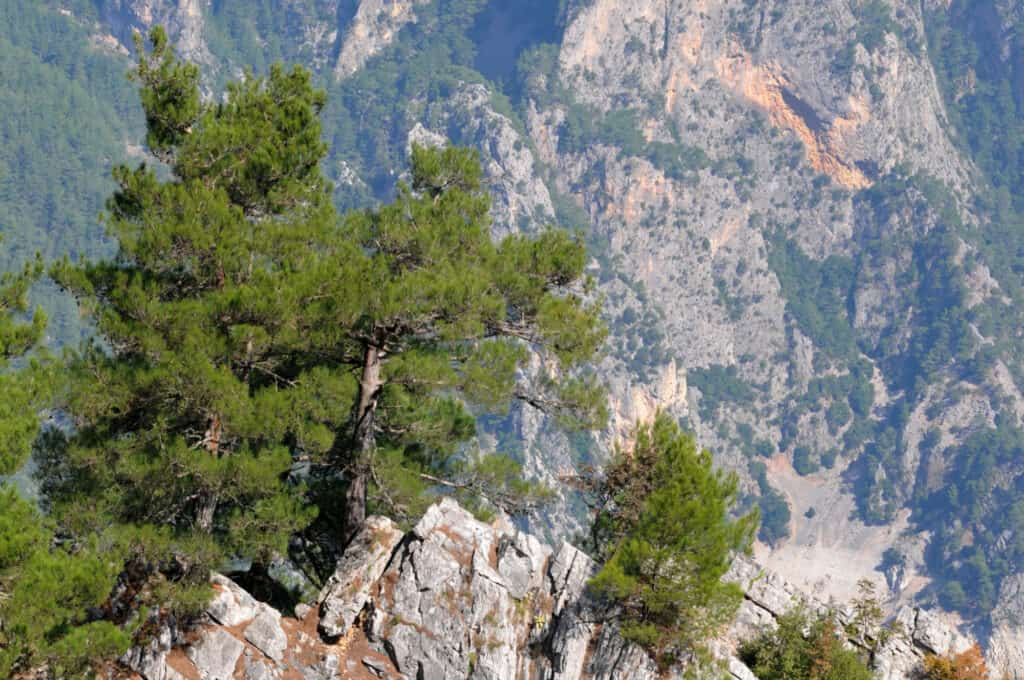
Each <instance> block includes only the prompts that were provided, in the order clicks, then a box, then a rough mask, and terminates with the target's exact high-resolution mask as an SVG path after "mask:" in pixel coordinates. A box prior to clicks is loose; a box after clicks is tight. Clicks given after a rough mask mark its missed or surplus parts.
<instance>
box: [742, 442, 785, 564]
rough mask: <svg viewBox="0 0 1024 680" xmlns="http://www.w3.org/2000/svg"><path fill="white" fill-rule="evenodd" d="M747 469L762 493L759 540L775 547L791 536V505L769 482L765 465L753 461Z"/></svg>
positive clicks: (758, 501)
mask: <svg viewBox="0 0 1024 680" xmlns="http://www.w3.org/2000/svg"><path fill="white" fill-rule="evenodd" d="M747 467H748V470H749V472H750V476H751V477H753V478H754V481H755V482H757V486H758V489H759V490H760V492H761V495H760V497H759V498H758V499H757V505H758V508H760V511H761V528H760V529H759V530H758V538H759V539H761V540H762V541H764V542H765V543H767V544H768V545H775V544H777V543H778V542H779V541H781V540H782V539H784V538H786V537H787V536H789V522H790V520H791V519H792V513H791V511H790V508H789V503H788V502H787V501H786V498H785V496H783V495H782V494H781V493H779V491H778V490H777V489H775V487H773V486H772V485H771V483H770V482H769V481H768V467H767V466H766V465H765V464H764V463H762V462H761V461H759V460H752V461H750V463H748V466H747Z"/></svg>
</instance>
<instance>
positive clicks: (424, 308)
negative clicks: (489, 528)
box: [307, 147, 605, 534]
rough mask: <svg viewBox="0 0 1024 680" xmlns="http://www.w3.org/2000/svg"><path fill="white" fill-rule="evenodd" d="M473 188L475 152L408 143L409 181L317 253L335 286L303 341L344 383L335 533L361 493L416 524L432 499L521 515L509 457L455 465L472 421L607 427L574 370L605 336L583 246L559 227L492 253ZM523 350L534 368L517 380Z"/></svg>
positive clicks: (348, 520) (354, 517) (599, 403)
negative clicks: (535, 416)
mask: <svg viewBox="0 0 1024 680" xmlns="http://www.w3.org/2000/svg"><path fill="white" fill-rule="evenodd" d="M480 176H481V168H480V162H479V159H478V157H477V154H476V152H475V151H470V150H465V149H454V148H448V149H443V150H442V149H427V148H421V147H414V148H413V150H412V170H411V179H412V182H411V185H407V184H404V183H401V184H400V185H399V187H398V196H397V198H396V199H395V201H394V202H393V203H391V204H389V205H386V206H383V207H381V208H379V209H375V210H368V211H363V212H355V213H352V214H350V215H348V216H346V218H345V219H344V221H343V223H342V227H341V234H340V235H339V237H338V238H336V239H335V241H334V242H333V244H329V245H330V246H331V248H332V250H333V251H334V252H333V253H332V254H331V256H330V257H329V259H328V262H327V266H328V268H329V269H330V270H331V271H334V272H336V275H335V276H334V277H333V279H332V280H331V281H330V285H329V287H327V288H325V289H324V291H323V292H322V294H320V295H318V296H317V299H316V300H315V302H313V303H312V305H311V308H310V313H311V316H310V319H311V325H310V327H309V328H308V329H307V330H308V334H309V338H310V340H309V341H310V343H311V349H310V350H309V351H312V352H313V353H324V354H331V353H333V354H334V355H335V356H336V357H337V358H338V361H339V362H340V364H341V365H343V366H347V367H348V368H349V370H350V371H351V372H352V375H353V377H354V379H355V382H356V385H357V389H356V394H355V398H354V399H353V402H352V407H351V410H350V413H351V419H350V421H349V428H348V433H347V436H344V437H339V438H338V439H337V441H336V446H335V448H334V454H335V458H334V460H335V461H336V462H337V464H338V465H340V466H341V467H342V469H343V470H344V473H345V479H346V483H347V484H346V497H345V504H344V507H345V522H344V525H345V527H346V534H349V533H351V532H352V531H354V530H355V529H356V528H358V526H359V525H360V524H361V522H362V520H363V517H364V514H365V508H366V507H367V499H368V494H369V501H370V502H371V503H374V504H375V505H376V507H382V508H383V510H385V511H386V512H388V513H389V514H392V515H399V516H401V515H410V514H411V515H415V514H416V512H417V509H416V507H415V502H416V500H417V499H422V498H424V493H425V492H426V490H427V489H428V488H430V487H435V488H438V489H441V490H448V491H457V492H472V494H474V495H477V496H483V497H484V498H485V499H486V500H487V501H490V502H491V503H492V504H497V505H502V506H506V509H508V507H509V506H513V507H512V509H515V506H520V507H521V505H520V504H519V503H517V496H521V495H522V494H523V493H524V492H525V491H527V487H525V486H524V485H522V484H521V483H517V481H516V480H517V470H516V468H515V466H514V465H511V464H510V462H509V461H508V460H507V459H505V460H503V459H501V458H494V457H490V458H485V459H483V460H481V461H479V463H480V464H477V465H467V464H465V460H464V458H459V457H456V456H454V455H453V454H455V453H456V452H458V450H459V448H458V447H459V445H460V444H462V443H463V442H465V441H467V440H468V439H469V438H470V437H471V436H472V435H473V434H474V419H473V417H472V416H473V414H474V412H480V411H495V410H501V409H504V408H507V405H508V403H509V402H510V401H511V400H520V401H522V402H525V403H526V404H528V405H530V406H532V407H535V408H540V409H543V410H545V411H548V412H551V413H554V414H556V415H557V416H559V417H561V418H562V419H563V420H566V421H573V422H575V423H577V424H580V423H582V424H583V425H593V424H595V423H600V422H601V421H602V419H603V418H604V406H603V392H602V390H601V389H599V388H598V387H597V385H596V384H595V383H594V381H593V380H592V379H588V378H586V377H579V376H578V375H577V376H576V377H573V376H574V374H573V373H572V372H571V371H572V370H573V369H574V368H577V367H579V366H580V365H581V364H583V363H585V362H586V361H588V360H589V359H591V358H592V357H593V356H594V354H595V352H596V351H597V348H598V347H599V346H600V344H601V343H602V341H603V339H604V336H605V329H604V326H603V324H602V323H601V322H600V320H599V317H598V306H597V305H596V304H594V303H590V302H588V301H587V300H588V297H589V296H588V294H589V293H590V290H589V287H588V286H589V283H588V281H587V280H586V278H585V276H584V273H583V269H584V264H585V257H584V255H585V249H584V246H583V244H582V243H581V241H580V239H579V238H578V237H577V236H575V235H573V234H570V233H567V232H564V231H559V230H549V231H546V232H544V233H542V234H541V235H540V236H539V237H537V238H527V237H525V236H510V237H508V238H506V239H504V240H503V241H502V242H501V243H498V244H495V243H494V242H493V241H492V240H491V237H490V232H489V228H488V227H489V217H488V211H489V208H490V203H489V198H488V195H487V193H486V192H485V190H484V188H483V186H482V184H481V180H480ZM321 348H322V349H321ZM531 350H532V351H533V352H534V354H533V355H532V356H538V357H540V360H538V361H536V362H535V365H534V367H533V369H534V371H535V374H534V376H533V379H532V380H530V381H528V382H524V381H523V380H519V379H517V378H518V377H521V376H520V374H522V373H525V372H526V371H525V370H524V369H527V364H528V362H529V360H530V358H531Z"/></svg>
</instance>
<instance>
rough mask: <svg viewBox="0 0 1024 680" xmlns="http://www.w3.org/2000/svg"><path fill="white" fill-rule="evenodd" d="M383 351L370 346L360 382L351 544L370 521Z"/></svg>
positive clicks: (348, 515)
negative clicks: (372, 458) (368, 500)
mask: <svg viewBox="0 0 1024 680" xmlns="http://www.w3.org/2000/svg"><path fill="white" fill-rule="evenodd" d="M380 360H381V351H380V350H379V349H378V348H377V347H375V346H373V345H367V346H366V352H365V354H364V355H363V375H362V378H361V379H360V381H359V402H358V403H357V405H356V412H355V429H354V432H353V436H352V452H351V462H350V464H349V469H348V473H347V477H348V480H347V481H348V486H347V488H346V489H345V523H344V524H345V526H344V534H343V539H344V541H345V542H346V543H347V542H348V541H350V540H351V539H352V537H353V536H355V534H356V532H358V531H359V529H360V528H362V526H363V522H364V521H365V520H366V485H367V481H368V477H369V476H370V456H372V455H373V451H374V449H376V448H377V440H376V437H375V436H374V422H373V420H374V415H375V414H376V412H377V398H378V397H379V396H380V388H381V377H380Z"/></svg>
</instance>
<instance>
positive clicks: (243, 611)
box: [206, 574, 259, 626]
mask: <svg viewBox="0 0 1024 680" xmlns="http://www.w3.org/2000/svg"><path fill="white" fill-rule="evenodd" d="M210 581H211V582H212V583H213V585H214V589H215V590H216V595H214V597H213V600H212V601H211V602H210V604H209V605H208V606H207V607H206V613H207V614H209V615H210V616H211V617H213V619H214V620H215V621H216V622H217V623H219V624H221V625H224V626H237V625H239V624H242V623H245V622H246V621H250V620H252V619H253V618H254V617H255V616H256V611H257V609H258V607H259V603H258V602H257V601H256V600H255V599H254V598H253V597H252V595H250V594H249V593H247V592H245V590H243V589H242V588H241V587H240V586H239V585H238V584H236V583H235V582H234V581H232V580H231V579H229V578H227V577H226V576H222V575H220V574H214V575H213V576H212V577H211V578H210Z"/></svg>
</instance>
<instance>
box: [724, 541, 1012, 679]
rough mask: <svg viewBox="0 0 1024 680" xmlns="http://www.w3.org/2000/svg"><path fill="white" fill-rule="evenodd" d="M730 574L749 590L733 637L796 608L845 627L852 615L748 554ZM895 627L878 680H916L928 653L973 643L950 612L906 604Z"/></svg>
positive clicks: (879, 658)
mask: <svg viewBox="0 0 1024 680" xmlns="http://www.w3.org/2000/svg"><path fill="white" fill-rule="evenodd" d="M726 578H728V579H730V580H733V581H735V582H736V583H739V584H740V585H741V586H742V587H743V589H744V593H745V598H744V601H743V604H741V605H740V609H739V612H738V613H737V616H736V619H735V621H734V623H733V626H732V628H731V630H730V632H729V639H731V640H743V639H747V638H750V637H752V636H753V635H755V634H756V633H757V631H759V630H763V629H764V628H765V627H769V628H770V627H772V626H774V625H775V620H776V618H778V616H779V615H781V614H783V613H785V612H786V611H788V610H790V609H791V608H793V607H795V606H804V607H808V608H809V609H811V610H813V611H828V610H829V609H833V610H834V611H835V612H836V614H837V616H838V618H839V621H840V623H842V624H844V625H846V624H849V623H850V622H851V621H852V618H853V612H852V611H851V609H850V608H849V607H848V606H844V607H837V606H836V605H834V604H832V603H826V602H823V601H821V600H819V599H817V598H815V597H813V596H811V595H809V594H807V593H804V592H802V591H800V590H798V589H797V588H795V587H794V586H793V585H792V584H790V583H788V582H787V581H785V580H784V579H783V578H782V577H781V576H779V575H778V574H777V573H774V572H771V571H767V570H765V569H764V568H762V567H761V566H759V565H758V564H757V563H756V562H754V561H752V560H750V559H748V558H744V557H740V558H738V559H737V560H736V561H735V562H734V563H733V565H732V568H731V569H730V571H729V573H728V574H727V576H726ZM890 625H891V627H892V630H893V631H894V634H893V635H892V636H891V637H889V638H888V639H887V640H886V642H885V643H884V644H882V645H880V646H879V647H878V648H877V649H875V650H873V652H872V654H871V656H872V665H873V668H874V677H875V678H876V679H877V680H906V679H908V678H915V677H917V673H918V672H919V671H920V669H921V664H922V661H923V660H924V657H925V656H926V655H928V654H936V655H940V656H942V655H948V654H957V653H959V652H962V651H964V650H966V649H967V648H968V647H970V646H971V644H972V643H973V641H972V640H971V639H970V638H969V637H967V636H966V635H964V634H963V633H961V632H960V631H959V630H958V628H957V626H956V624H955V622H954V621H953V619H952V618H951V617H950V616H949V615H948V614H944V613H941V612H934V611H929V610H925V609H921V608H919V607H902V608H901V609H900V610H899V611H898V612H897V613H896V616H895V617H894V618H893V619H892V621H891V622H890ZM850 644H851V645H857V644H860V641H857V640H851V641H850ZM1000 667H1001V666H994V668H996V669H998V668H1000Z"/></svg>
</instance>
